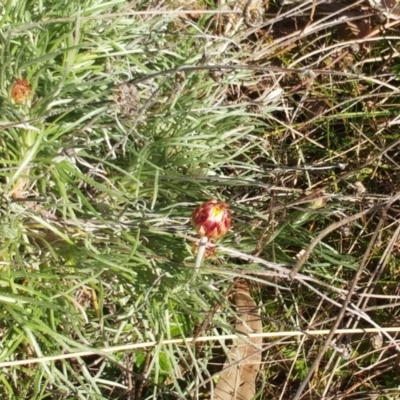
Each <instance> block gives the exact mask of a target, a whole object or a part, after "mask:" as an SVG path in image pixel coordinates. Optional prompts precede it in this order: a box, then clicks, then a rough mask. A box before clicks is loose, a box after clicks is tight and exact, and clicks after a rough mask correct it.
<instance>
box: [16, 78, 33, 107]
mask: <svg viewBox="0 0 400 400" xmlns="http://www.w3.org/2000/svg"><path fill="white" fill-rule="evenodd" d="M30 96H31V85H30V83H29V81H28V80H27V79H16V80H15V82H14V85H13V87H12V88H11V98H12V99H13V100H14V101H15V102H16V103H18V104H23V103H25V102H26V101H27V100H29V98H30Z"/></svg>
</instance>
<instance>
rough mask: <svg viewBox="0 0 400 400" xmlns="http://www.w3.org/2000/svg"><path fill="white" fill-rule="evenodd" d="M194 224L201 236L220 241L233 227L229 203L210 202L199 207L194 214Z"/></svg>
mask: <svg viewBox="0 0 400 400" xmlns="http://www.w3.org/2000/svg"><path fill="white" fill-rule="evenodd" d="M192 223H193V226H194V227H195V229H196V231H197V233H198V234H199V235H200V236H206V237H207V238H208V239H218V238H220V237H222V236H224V235H225V234H226V233H227V232H228V231H229V229H230V227H231V214H230V212H229V206H228V204H227V203H222V202H219V201H217V200H209V201H206V202H205V203H203V204H202V205H200V206H198V207H197V208H196V209H195V210H194V212H193V214H192Z"/></svg>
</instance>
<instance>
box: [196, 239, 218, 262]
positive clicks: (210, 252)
mask: <svg viewBox="0 0 400 400" xmlns="http://www.w3.org/2000/svg"><path fill="white" fill-rule="evenodd" d="M206 246H207V245H206ZM192 251H193V254H195V255H196V254H197V252H198V251H199V242H192ZM216 254H217V249H216V247H214V246H207V247H206V251H205V252H204V258H211V257H215V256H216Z"/></svg>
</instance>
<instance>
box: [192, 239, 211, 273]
mask: <svg viewBox="0 0 400 400" xmlns="http://www.w3.org/2000/svg"><path fill="white" fill-rule="evenodd" d="M207 243H208V237H207V236H202V237H201V238H200V241H199V248H198V250H197V255H196V264H195V267H194V268H195V271H196V272H199V269H200V267H201V263H202V261H203V258H204V254H205V252H206V247H207Z"/></svg>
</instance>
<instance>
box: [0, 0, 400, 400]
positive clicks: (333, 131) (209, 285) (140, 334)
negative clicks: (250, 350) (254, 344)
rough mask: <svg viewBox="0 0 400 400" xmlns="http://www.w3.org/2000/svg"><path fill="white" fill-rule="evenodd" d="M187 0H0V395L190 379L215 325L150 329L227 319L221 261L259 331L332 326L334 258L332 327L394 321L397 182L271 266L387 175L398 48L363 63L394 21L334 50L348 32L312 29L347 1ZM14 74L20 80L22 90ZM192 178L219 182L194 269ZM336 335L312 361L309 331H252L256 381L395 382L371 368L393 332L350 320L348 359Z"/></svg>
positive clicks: (202, 191) (80, 392) (200, 385)
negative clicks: (214, 237)
mask: <svg viewBox="0 0 400 400" xmlns="http://www.w3.org/2000/svg"><path fill="white" fill-rule="evenodd" d="M193 7H195V9H196V10H197V14H195V15H189V16H188V15H187V14H185V15H182V14H178V13H170V12H169V11H171V10H172V9H173V8H174V6H173V5H172V6H171V7H170V8H168V7H167V6H162V5H160V6H156V5H154V4H152V3H150V2H137V3H135V4H130V6H129V8H128V7H127V5H126V4H125V2H122V1H116V2H113V3H112V4H110V3H107V2H102V1H90V2H89V1H88V2H85V4H84V5H81V6H80V4H78V3H76V2H75V3H74V2H72V3H71V2H70V3H69V4H68V5H67V6H65V5H64V4H61V3H60V2H59V1H57V0H53V1H50V2H46V5H44V4H41V3H40V4H37V5H33V4H25V3H22V2H17V1H10V2H8V3H7V6H6V7H5V8H4V10H3V12H2V16H1V26H2V33H1V35H0V40H1V44H2V45H1V46H0V48H1V55H2V60H3V63H2V66H1V68H0V78H1V83H2V85H1V88H2V90H1V96H2V103H1V109H2V120H1V126H2V131H3V137H2V140H1V149H2V164H3V165H2V168H1V171H0V176H1V178H0V179H1V180H2V183H3V185H2V203H1V214H2V218H1V223H0V231H1V233H2V241H1V247H0V248H1V252H0V254H1V258H0V263H1V264H0V265H1V270H0V283H1V287H2V293H1V297H0V308H1V311H2V315H3V319H2V323H1V336H0V337H1V346H2V347H1V348H2V352H1V357H0V365H2V364H1V363H2V362H13V361H15V362H18V361H21V360H25V363H24V364H22V365H20V364H18V363H15V364H13V365H12V366H10V367H8V368H3V369H2V370H1V373H0V380H1V382H2V384H3V385H2V386H3V388H2V393H3V396H4V398H30V399H45V398H54V399H63V398H72V397H73V398H79V399H92V398H97V399H105V398H107V399H108V398H112V399H117V398H132V399H133V398H187V397H188V396H192V397H194V398H199V397H200V392H208V391H212V385H213V382H214V376H213V374H214V372H215V373H217V372H216V371H214V370H213V367H211V364H213V363H214V364H221V363H223V362H224V361H223V360H222V359H221V357H219V356H220V349H221V351H222V353H223V351H224V349H226V348H227V347H226V346H227V345H226V343H225V342H224V341H222V340H221V341H211V342H210V343H207V342H206V343H205V344H203V345H202V346H200V345H198V344H191V343H186V344H185V345H183V346H181V345H178V344H171V343H166V342H165V339H175V338H189V337H193V336H196V335H202V336H204V335H217V336H218V335H223V334H229V333H232V326H231V321H232V319H234V318H235V312H234V310H232V308H231V306H230V303H229V298H227V296H225V293H226V290H227V289H228V287H229V286H230V284H231V282H232V279H235V278H238V277H245V278H246V279H249V280H251V281H253V283H254V286H255V292H254V296H255V298H258V300H259V301H260V304H261V306H260V312H261V316H262V317H263V318H264V320H265V331H269V330H282V331H284V330H288V329H292V330H297V329H304V330H306V329H313V328H318V329H330V327H331V326H332V321H333V320H334V319H335V318H336V317H337V315H338V310H340V307H341V305H342V304H343V296H345V294H346V293H347V290H349V289H351V287H350V285H349V283H348V282H351V281H352V280H353V279H357V282H356V283H357V285H356V287H355V288H356V289H357V293H359V294H360V296H359V297H358V298H356V297H352V298H351V299H350V304H349V305H347V307H346V310H347V313H350V314H349V315H348V316H346V318H343V320H342V325H343V327H348V328H356V327H359V326H360V327H370V326H371V324H372V326H376V325H377V326H386V325H387V326H394V325H396V311H395V310H396V308H395V304H396V299H397V289H396V287H397V286H396V284H397V278H396V276H397V271H396V259H397V247H396V246H397V235H398V232H397V226H396V224H397V222H396V221H397V211H398V210H397V204H396V203H393V204H391V205H390V207H389V208H386V209H385V208H384V207H383V208H382V209H383V210H385V211H384V219H383V217H381V216H379V215H377V214H374V213H373V214H371V215H367V214H365V216H364V217H363V218H360V219H358V220H356V221H355V222H353V223H351V224H348V226H345V225H343V226H342V227H341V228H340V229H337V230H332V232H331V233H330V234H329V235H326V236H325V237H324V238H323V239H322V240H321V241H320V242H319V244H318V245H317V246H316V247H315V250H314V251H313V253H312V254H311V256H310V258H309V259H308V260H307V263H305V264H304V265H303V266H302V268H301V270H300V272H299V274H298V276H297V277H296V281H295V282H291V281H290V280H288V279H287V278H288V276H289V272H290V268H292V267H293V265H294V264H295V263H296V260H297V259H298V257H299V253H300V256H301V254H302V252H303V251H304V250H306V248H307V247H308V245H309V244H310V243H311V242H312V241H313V240H314V239H315V238H316V237H318V234H320V233H321V232H323V231H324V229H326V228H327V227H329V226H331V225H332V224H333V223H335V222H336V221H339V220H343V219H346V218H348V217H350V216H352V215H354V214H356V213H357V212H359V211H361V210H366V209H368V207H370V206H371V205H372V204H375V203H379V202H381V203H383V202H385V201H387V200H388V199H390V198H391V195H392V193H393V192H395V191H397V185H396V176H397V174H398V169H399V167H398V164H397V162H396V155H397V150H396V147H397V144H398V142H399V138H398V134H397V133H396V115H397V104H396V96H397V87H396V82H397V80H396V79H397V78H396V68H397V66H396V58H393V59H391V60H390V62H389V61H388V60H386V63H385V71H384V72H383V71H379V68H381V66H382V57H381V56H380V53H381V52H386V53H390V49H391V48H392V47H391V42H390V41H388V40H386V38H385V37H383V36H382V37H381V36H377V35H375V36H373V37H374V38H375V39H376V45H375V47H373V48H371V49H370V50H366V49H364V50H362V51H361V52H360V53H357V54H353V53H352V52H351V51H350V50H349V47H350V46H351V44H352V43H351V42H352V41H353V42H356V41H357V40H358V38H357V37H356V38H354V40H351V39H350V40H349V39H348V38H346V42H344V39H343V38H342V37H341V36H340V35H339V36H337V35H336V36H335V35H333V36H332V35H331V34H329V29H331V27H332V26H338V27H339V28H338V30H340V29H341V28H342V27H343V26H344V25H346V23H347V22H346V21H350V18H352V17H350V16H347V17H346V18H342V19H340V20H337V19H336V18H335V17H334V15H333V14H332V17H331V18H329V17H326V19H325V22H323V23H322V22H321V15H320V14H319V12H323V10H321V8H317V9H316V12H317V14H316V19H315V20H314V21H313V22H311V24H310V25H308V27H307V26H306V27H304V29H305V30H304V31H303V33H304V34H303V36H302V35H300V34H298V35H293V32H292V31H293V27H294V26H293V25H291V24H292V21H293V20H294V19H296V21H297V22H301V23H304V24H306V23H308V22H309V14H308V12H309V11H310V7H312V5H311V3H310V5H303V6H301V7H303V8H302V9H304V10H303V11H302V12H301V13H300V14H299V13H297V11H296V12H295V8H291V7H288V8H285V9H284V10H283V11H284V14H279V13H278V10H277V9H276V8H274V5H270V8H269V10H268V12H269V13H271V14H273V15H274V17H271V18H270V19H269V20H266V21H264V22H265V23H264V24H263V27H261V28H257V29H255V28H253V27H251V26H248V25H246V24H245V23H243V21H242V23H239V24H236V23H233V22H235V21H234V20H233V19H232V20H231V21H230V25H232V27H233V28H232V30H231V31H224V32H223V33H222V31H221V29H220V28H221V25H219V23H220V22H218V21H221V19H218V18H217V17H215V16H213V14H208V13H204V14H202V12H201V10H199V8H196V6H193ZM202 7H203V6H202ZM307 7H308V8H307ZM343 7H345V5H343ZM213 9H215V6H214V5H209V6H208V9H207V10H205V11H207V12H208V11H212V10H213ZM132 10H135V12H137V11H139V12H143V13H142V14H135V12H133V11H132ZM339 11H340V10H339V9H337V10H336V11H335V12H337V13H339V14H340V12H339ZM343 12H345V11H343ZM352 12H356V13H357V12H359V18H360V19H362V18H365V13H364V14H362V13H363V12H364V11H360V9H359V8H357V7H356V6H355V8H354V9H353V10H352ZM274 13H276V14H274ZM235 15H236V16H240V11H239V12H238V11H236V14H235ZM282 15H283V16H282ZM345 15H347V14H345ZM352 15H353V14H352ZM353 17H354V15H353ZM229 18H233V17H232V16H230V17H229ZM354 18H355V20H357V18H358V17H354ZM371 21H372V22H370V23H371V30H370V31H371V32H372V31H373V29H376V27H377V26H378V20H377V19H376V17H375V16H371ZM245 22H246V21H245ZM374 24H375V25H374ZM270 28H271V30H270ZM371 32H369V33H371ZM390 40H393V39H390ZM344 53H346V54H344ZM342 56H343V57H342ZM345 56H346V57H347V58H349V57H350V58H351V60H347V61H346V60H344V58H345ZM343 60H344V61H343ZM210 65H211V66H215V65H219V66H221V68H219V69H218V68H216V67H212V68H209V66H210ZM186 66H190V67H191V68H186ZM228 66H230V67H231V68H228ZM377 71H378V72H377ZM17 78H19V79H22V78H23V79H27V80H28V81H29V82H30V85H31V91H32V93H33V96H32V98H31V99H27V101H26V102H25V103H23V104H17V103H15V101H13V99H12V98H11V95H10V90H11V87H12V85H13V84H14V82H15V79H17ZM359 182H362V184H363V185H364V186H365V193H361V192H360V191H357V187H358V188H359V187H360V186H359ZM357 185H358V186H357ZM310 193H311V197H310V196H309V194H310ZM315 193H319V194H318V195H317V197H318V196H320V197H321V196H322V197H324V198H328V199H329V202H328V203H327V204H324V202H322V203H319V205H316V203H315V201H316V200H315ZM313 195H314V196H313ZM210 198H218V199H220V200H224V201H228V202H229V203H230V205H231V209H232V211H233V217H234V226H233V231H232V232H231V233H230V234H228V235H227V237H225V238H224V239H223V240H222V241H221V242H220V243H219V245H220V248H219V253H218V256H217V257H215V258H213V259H211V260H208V261H206V263H205V265H204V267H203V268H202V269H201V270H200V274H194V271H193V270H194V257H193V254H192V250H191V243H190V242H191V241H195V240H196V237H195V233H194V231H193V230H192V228H191V227H190V224H189V218H190V215H191V212H192V211H193V209H194V207H195V206H196V205H198V204H200V203H201V202H203V201H205V200H208V199H210ZM374 232H377V234H375V235H373V234H374ZM371 237H372V239H371ZM365 254H367V255H368V257H366V256H364V255H365ZM363 256H364V258H362V257H363ZM266 267H268V269H267V271H265V268H266ZM360 268H362V272H357V271H360ZM308 282H311V283H312V284H311V285H310V284H309V283H308ZM353 289H354V288H353ZM372 299H373V300H374V302H375V304H373V305H372V304H369V303H368V302H369V301H372ZM371 321H372V322H371ZM288 327H289V328H288ZM345 339H346V338H344V337H339V338H337V342H336V344H335V345H334V347H333V349H334V350H329V351H328V352H327V353H325V355H324V358H323V362H324V363H325V365H326V366H327V367H326V368H325V369H323V368H320V369H319V370H318V372H317V373H316V374H315V375H314V379H313V380H312V381H309V380H306V378H307V373H308V371H309V369H310V368H311V366H312V364H313V362H314V360H315V359H316V357H317V354H318V352H319V351H320V349H321V348H322V346H323V339H315V338H311V337H308V336H305V337H304V338H303V339H299V340H295V339H288V340H286V341H283V340H282V339H279V340H277V341H274V342H268V343H266V344H265V348H266V352H265V356H264V360H265V364H264V365H263V368H262V374H260V375H261V376H260V383H259V394H258V398H266V397H273V398H279V396H281V397H280V398H289V397H291V396H299V394H297V395H296V394H295V392H296V390H297V389H298V387H299V385H300V383H301V382H302V381H303V382H305V383H308V386H307V387H308V388H309V389H308V392H307V391H306V392H305V393H306V395H305V396H309V398H313V397H314V398H315V397H316V396H319V397H324V396H325V397H328V396H330V395H331V394H332V393H336V392H338V391H341V392H342V393H346V394H345V395H344V396H346V395H348V396H350V395H353V394H354V393H356V392H360V393H362V392H365V391H367V390H369V388H367V379H369V378H371V381H368V384H369V385H371V386H370V387H372V389H373V390H374V391H378V390H381V389H382V387H384V386H385V385H395V382H396V378H395V377H393V376H390V377H387V376H386V375H385V374H383V373H379V371H378V368H382V366H383V367H384V368H387V366H388V365H389V364H388V363H389V362H390V355H386V353H385V351H386V350H388V348H389V346H393V341H392V342H390V338H388V337H387V336H386V337H385V340H386V342H383V345H382V347H380V348H379V347H378V348H376V349H375V350H372V347H371V345H370V343H369V341H368V340H369V338H368V336H367V335H364V336H357V337H356V336H355V335H354V336H353V337H350V338H349V340H348V341H349V342H350V346H351V348H350V350H348V353H350V354H351V357H350V358H349V359H346V357H343V354H344V353H345V351H344V350H343V351H342V353H340V351H339V350H340V349H341V348H342V347H341V345H342V342H343V341H345ZM153 341H155V342H156V343H157V344H156V345H155V346H150V347H147V346H144V347H143V348H138V349H134V350H133V349H130V350H129V351H128V349H127V348H124V349H125V350H126V351H122V350H121V349H120V348H116V349H114V350H115V351H112V352H110V353H105V352H103V351H100V349H105V348H108V347H115V346H124V345H131V344H140V343H146V342H153ZM219 348H220V349H219ZM80 351H83V352H85V353H82V354H81V355H80V356H77V357H73V358H70V359H62V358H59V357H58V356H60V355H62V354H65V353H73V352H80ZM339 353H340V354H342V358H340V357H339V356H338V354H339ZM46 356H54V357H55V359H52V360H48V361H46V362H41V363H40V362H39V363H37V362H36V361H35V362H33V361H34V360H33V359H34V358H38V357H39V358H40V357H46ZM385 357H386V358H385ZM29 360H32V361H31V363H30V362H29ZM361 365H362V366H363V368H368V371H370V372H371V375H366V378H365V379H364V380H363V381H362V382H361V383H360V382H359V381H358V380H357V379H358V376H359V375H360V373H361V369H360V366H361ZM371 365H372V367H370V366H371ZM328 366H329V367H331V368H328ZM383 371H385V369H383ZM355 382H358V383H359V384H358V385H355ZM371 382H372V383H371ZM297 398H298V397H297ZM343 398H345V397H343Z"/></svg>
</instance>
